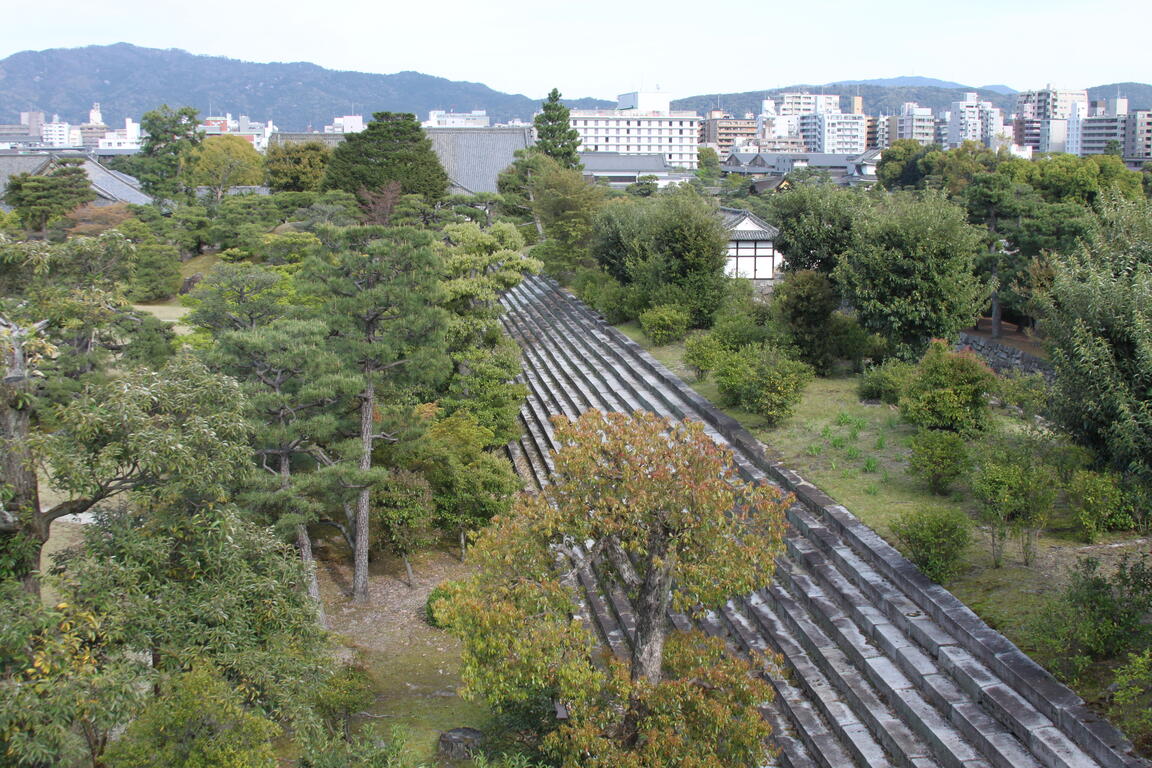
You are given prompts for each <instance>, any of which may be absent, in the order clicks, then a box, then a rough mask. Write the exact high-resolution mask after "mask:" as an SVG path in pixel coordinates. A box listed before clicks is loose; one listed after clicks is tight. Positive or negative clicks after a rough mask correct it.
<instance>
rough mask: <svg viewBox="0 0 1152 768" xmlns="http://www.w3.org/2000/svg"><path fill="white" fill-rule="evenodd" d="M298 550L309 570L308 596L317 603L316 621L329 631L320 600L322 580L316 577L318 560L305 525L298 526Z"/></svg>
mask: <svg viewBox="0 0 1152 768" xmlns="http://www.w3.org/2000/svg"><path fill="white" fill-rule="evenodd" d="M296 548H297V549H299V550H300V559H301V560H302V561H303V562H304V567H305V568H307V569H308V596H309V597H311V598H312V600H313V602H315V603H316V621H318V622H320V626H322V627H324V628H325V629H327V628H328V622H327V620H326V618H325V616H324V603H323V602H322V601H321V600H320V580H319V579H318V578H317V576H316V558H314V557H313V556H312V539H310V538H309V537H308V526H306V525H304V524H303V523H300V524H299V525H297V526H296Z"/></svg>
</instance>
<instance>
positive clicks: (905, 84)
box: [828, 76, 972, 91]
mask: <svg viewBox="0 0 1152 768" xmlns="http://www.w3.org/2000/svg"><path fill="white" fill-rule="evenodd" d="M828 85H829V86H835V85H879V86H882V87H884V88H949V89H956V88H963V89H964V90H967V91H970V90H972V87H971V86H968V85H964V84H963V83H954V82H952V81H951V80H937V79H936V78H934V77H918V76H905V77H882V78H880V79H877V80H837V81H836V82H834V83H828Z"/></svg>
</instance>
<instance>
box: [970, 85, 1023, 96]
mask: <svg viewBox="0 0 1152 768" xmlns="http://www.w3.org/2000/svg"><path fill="white" fill-rule="evenodd" d="M980 90H982V91H995V92H996V93H1003V94H1005V95H1007V96H1011V95H1013V94H1017V93H1020V91H1018V90H1016V89H1015V88H1013V87H1011V86H1008V85H982V86H980Z"/></svg>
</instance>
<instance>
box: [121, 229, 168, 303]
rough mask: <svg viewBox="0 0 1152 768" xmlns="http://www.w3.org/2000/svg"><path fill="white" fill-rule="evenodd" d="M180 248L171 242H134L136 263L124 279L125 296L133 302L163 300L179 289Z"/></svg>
mask: <svg viewBox="0 0 1152 768" xmlns="http://www.w3.org/2000/svg"><path fill="white" fill-rule="evenodd" d="M180 282H181V280H180V252H179V251H178V250H176V247H175V246H172V245H156V244H153V243H146V244H144V245H138V246H136V263H135V264H134V265H133V267H132V279H131V280H130V281H129V283H128V298H130V299H131V300H132V301H136V302H152V301H163V300H164V299H169V298H171V297H172V296H175V295H176V292H177V291H178V290H180Z"/></svg>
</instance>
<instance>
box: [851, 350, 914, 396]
mask: <svg viewBox="0 0 1152 768" xmlns="http://www.w3.org/2000/svg"><path fill="white" fill-rule="evenodd" d="M915 373H916V366H914V365H912V363H906V362H904V361H903V360H896V359H892V360H888V361H887V362H885V363H883V364H882V365H874V366H872V367H871V368H866V369H865V370H864V374H863V375H862V376H861V377H860V384H859V385H858V386H857V388H856V391H857V393H858V394H859V395H860V399H861V400H879V401H880V402H882V403H887V404H888V405H896V403H898V402H899V401H900V398H901V397H902V396H903V395H904V392H905V390H907V388H908V383H909V382H910V381H911V379H912V376H913V375H914V374H915Z"/></svg>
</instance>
